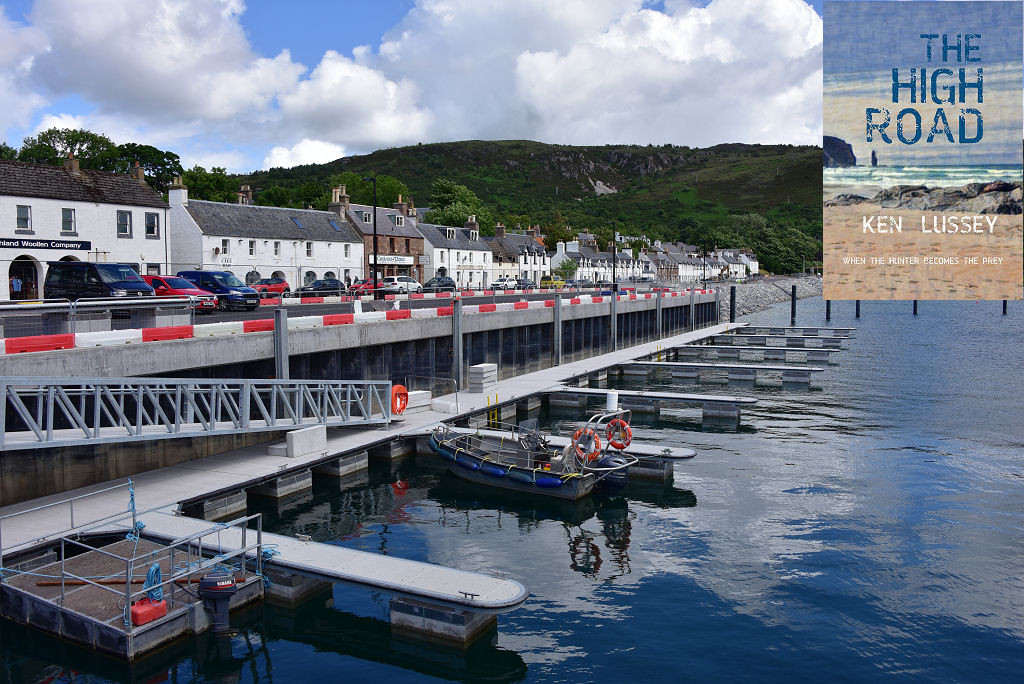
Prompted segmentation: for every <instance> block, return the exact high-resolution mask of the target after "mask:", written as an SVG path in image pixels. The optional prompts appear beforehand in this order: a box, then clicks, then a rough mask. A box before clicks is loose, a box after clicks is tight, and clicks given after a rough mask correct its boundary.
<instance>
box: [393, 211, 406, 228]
mask: <svg viewBox="0 0 1024 684" xmlns="http://www.w3.org/2000/svg"><path fill="white" fill-rule="evenodd" d="M395 225H396V226H399V227H401V226H404V225H405V217H404V216H402V215H401V214H397V215H396V216H395Z"/></svg>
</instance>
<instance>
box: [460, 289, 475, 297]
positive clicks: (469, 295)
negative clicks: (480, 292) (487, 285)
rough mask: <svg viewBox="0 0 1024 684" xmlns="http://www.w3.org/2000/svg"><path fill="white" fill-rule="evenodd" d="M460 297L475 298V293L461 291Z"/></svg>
mask: <svg viewBox="0 0 1024 684" xmlns="http://www.w3.org/2000/svg"><path fill="white" fill-rule="evenodd" d="M462 296H463V297H475V296H476V292H474V291H473V290H463V291H462Z"/></svg>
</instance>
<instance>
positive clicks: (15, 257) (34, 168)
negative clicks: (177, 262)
mask: <svg viewBox="0 0 1024 684" xmlns="http://www.w3.org/2000/svg"><path fill="white" fill-rule="evenodd" d="M0 216H2V217H3V221H4V222H5V227H4V230H3V232H2V236H3V237H0V267H2V270H3V272H4V274H5V277H4V278H0V281H2V282H0V299H12V298H13V299H34V298H37V297H42V296H43V292H42V284H43V279H44V278H45V276H46V262H47V261H100V262H112V263H124V264H130V265H131V266H133V267H134V268H135V269H136V270H137V271H138V272H139V273H143V274H145V273H159V272H161V271H163V270H165V267H166V265H167V263H168V261H169V259H170V248H169V242H168V239H169V238H168V207H167V204H166V203H165V202H164V201H163V199H162V198H161V197H160V195H159V194H158V193H157V192H156V191H155V190H153V189H152V188H151V187H149V185H147V184H146V182H145V180H144V178H143V175H142V170H141V169H139V168H138V167H136V168H135V169H133V171H132V174H131V175H122V174H114V173H105V172H103V171H90V170H82V169H81V168H79V165H78V160H77V159H73V158H71V159H66V160H65V161H64V165H63V166H49V165H47V164H28V163H25V162H16V161H0ZM12 286H17V290H18V291H16V292H13V293H12ZM12 295H13V297H12Z"/></svg>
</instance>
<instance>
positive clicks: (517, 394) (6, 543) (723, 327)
mask: <svg viewBox="0 0 1024 684" xmlns="http://www.w3.org/2000/svg"><path fill="white" fill-rule="evenodd" d="M737 327H740V325H739V324H728V323H723V324H719V325H714V326H710V327H707V328H701V329H700V330H695V331H692V332H686V333H681V334H678V335H673V336H671V337H665V338H662V339H659V340H655V341H652V342H647V343H644V344H639V345H635V346H632V347H628V348H625V349H619V350H616V351H612V352H609V353H606V354H602V355H600V356H592V357H589V358H587V359H583V360H580V361H574V362H571V363H565V364H562V365H559V366H555V367H552V368H546V369H543V370H539V371H535V372H532V373H527V374H523V375H519V376H517V377H514V378H509V379H507V380H500V381H499V382H498V383H497V385H496V386H494V387H493V388H492V389H491V390H490V391H489V392H488V394H475V393H471V392H468V391H460V392H459V393H458V398H457V400H458V409H457V412H456V413H454V414H453V413H441V412H437V411H434V410H428V411H424V412H420V413H414V414H410V415H407V416H405V417H404V420H401V421H394V422H392V423H391V424H390V425H388V426H386V427H380V428H375V429H361V430H352V429H337V430H329V431H328V436H327V453H328V454H329V455H334V454H339V453H344V452H350V451H358V450H360V449H363V448H366V447H369V446H371V445H375V444H380V443H382V442H386V441H388V440H391V439H394V438H399V437H403V436H406V435H413V434H423V432H424V431H425V430H427V429H428V428H430V427H431V426H433V425H436V424H437V423H439V422H441V421H451V420H456V419H458V418H460V417H462V416H465V415H468V414H471V413H476V412H478V411H480V410H483V409H486V408H487V407H488V406H489V405H490V404H493V402H494V396H495V395H497V397H498V400H499V401H501V402H505V401H509V400H512V399H517V398H523V397H527V396H530V395H532V394H536V393H537V392H540V391H542V390H545V389H548V388H551V387H554V386H556V385H558V384H559V383H562V382H564V381H565V380H567V379H569V378H571V377H574V376H578V375H581V374H585V373H592V372H594V371H595V370H598V369H601V368H608V367H613V366H616V365H619V364H623V363H629V362H630V361H635V360H636V359H638V358H640V357H642V356H645V355H648V354H652V353H656V352H657V351H658V350H659V349H664V348H669V347H675V346H679V345H683V344H687V343H690V342H694V341H697V340H701V339H704V338H707V337H710V336H713V335H718V334H721V333H723V332H726V331H728V330H731V329H735V328H737ZM443 399H448V400H453V401H454V399H455V397H454V396H453V395H449V396H447V397H443ZM269 446H271V443H263V444H258V445H254V446H251V447H246V448H243V449H237V450H234V451H229V452H225V453H222V454H217V455H215V456H208V457H205V458H201V459H197V460H194V461H188V462H186V463H182V464H179V465H174V466H168V467H165V468H159V469H157V470H151V471H147V472H144V473H139V474H137V475H135V476H133V477H132V481H133V482H134V490H135V502H136V507H137V509H138V510H140V511H144V510H147V509H154V508H166V507H168V506H175V507H176V506H177V505H178V504H180V503H181V502H182V501H184V500H186V499H195V498H197V497H202V496H205V495H211V496H213V495H216V494H217V493H219V492H223V491H238V490H239V489H244V488H246V487H248V486H251V485H255V484H256V483H258V482H261V481H263V480H266V479H268V478H273V477H275V476H277V475H279V474H280V473H282V472H283V471H286V470H287V471H292V470H296V469H301V468H303V467H309V466H312V465H314V464H316V463H317V462H319V461H322V460H323V457H322V456H310V457H296V458H289V457H287V456H278V455H270V454H269V453H268V447H269ZM121 481H123V480H119V482H121ZM112 484H115V483H112V482H106V483H100V484H96V485H92V486H89V487H82V488H80V489H76V490H73V491H69V492H63V493H61V494H54V495H50V496H47V497H41V498H38V499H33V500H30V501H24V502H21V503H18V504H14V505H11V506H6V507H3V508H0V517H3V516H7V515H10V514H12V513H17V512H21V511H27V510H29V509H33V508H37V507H40V506H44V505H46V504H49V503H55V502H59V501H63V500H65V499H68V498H71V497H77V496H82V495H85V494H91V493H93V492H101V490H104V489H107V488H109V487H110V486H111V485H112ZM126 507H127V501H126V497H125V493H124V490H123V489H117V490H113V491H111V492H102V493H99V494H96V495H94V496H89V497H88V498H85V499H82V500H81V501H79V502H78V503H76V506H75V519H76V522H78V529H82V528H85V527H88V526H89V524H90V521H96V520H101V519H104V518H106V517H108V516H111V515H115V514H116V513H118V512H121V511H124V510H125V509H126ZM66 533H68V522H67V519H66V516H64V515H55V514H54V509H44V510H40V511H34V512H31V513H26V514H24V515H19V516H17V517H15V518H12V519H9V520H7V521H5V522H4V527H3V530H2V534H3V547H4V548H5V549H11V548H17V547H18V546H19V545H22V544H25V543H26V542H28V541H30V540H33V539H39V538H42V537H54V538H55V537H57V536H59V535H61V534H66Z"/></svg>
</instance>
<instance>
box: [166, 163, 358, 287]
mask: <svg viewBox="0 0 1024 684" xmlns="http://www.w3.org/2000/svg"><path fill="white" fill-rule="evenodd" d="M180 180H181V179H176V180H175V184H174V185H172V186H171V188H170V190H169V193H168V194H169V201H170V212H171V221H172V225H173V226H174V235H173V240H172V258H173V267H172V271H173V272H176V271H179V270H188V269H196V268H201V269H205V270H221V271H230V272H232V273H234V274H235V275H236V276H238V277H239V278H241V279H243V280H244V281H245V282H246V283H249V284H251V283H254V282H255V281H257V280H259V279H260V278H284V279H285V280H286V281H288V284H289V287H290V288H291V289H293V290H294V289H296V288H298V287H301V286H302V285H306V284H309V283H311V282H313V281H314V280H317V279H320V278H339V279H341V280H345V279H346V277H348V278H351V279H352V280H355V279H356V278H358V277H361V276H362V269H363V240H362V237H361V236H360V235H359V234H358V233H357V232H356V231H355V230H354V229H353V227H352V224H351V223H349V222H348V221H346V220H345V219H344V218H343V217H342V214H341V213H339V212H334V211H315V210H312V209H288V208H282V207H261V206H257V205H254V204H249V203H248V201H249V199H250V198H249V196H248V195H247V193H246V189H245V188H243V192H242V193H241V195H240V203H239V204H228V203H224V202H206V201H202V200H190V199H189V198H188V188H186V187H185V186H184V185H182V184H181V182H180ZM332 206H333V205H332Z"/></svg>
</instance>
